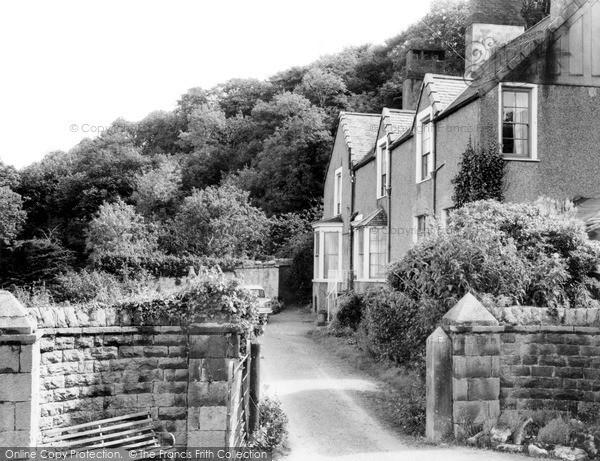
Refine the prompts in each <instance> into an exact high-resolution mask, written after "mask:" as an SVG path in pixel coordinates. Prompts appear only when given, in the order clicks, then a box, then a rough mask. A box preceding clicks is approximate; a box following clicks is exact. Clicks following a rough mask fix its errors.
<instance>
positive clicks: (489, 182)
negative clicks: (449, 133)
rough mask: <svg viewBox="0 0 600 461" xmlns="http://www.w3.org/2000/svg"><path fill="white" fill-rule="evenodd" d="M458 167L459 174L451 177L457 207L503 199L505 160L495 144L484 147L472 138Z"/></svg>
mask: <svg viewBox="0 0 600 461" xmlns="http://www.w3.org/2000/svg"><path fill="white" fill-rule="evenodd" d="M459 167H460V170H459V172H458V174H457V175H456V177H455V178H454V179H453V180H452V184H454V195H453V196H452V200H453V201H454V203H455V204H456V206H457V207H462V206H463V205H465V204H467V203H469V202H476V201H478V200H490V199H491V200H497V201H499V202H501V201H502V200H504V171H505V169H506V161H505V160H504V157H503V155H502V152H500V149H499V147H498V146H497V145H496V144H491V145H489V146H488V147H487V149H482V148H476V147H474V146H473V144H472V142H471V140H469V144H468V145H467V150H466V151H465V152H464V153H463V155H462V159H461V161H460V164H459Z"/></svg>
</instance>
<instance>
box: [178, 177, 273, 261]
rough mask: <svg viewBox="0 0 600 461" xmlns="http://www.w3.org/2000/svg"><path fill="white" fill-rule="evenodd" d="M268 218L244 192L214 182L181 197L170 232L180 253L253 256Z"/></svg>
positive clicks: (262, 236) (256, 251)
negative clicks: (215, 184) (210, 185)
mask: <svg viewBox="0 0 600 461" xmlns="http://www.w3.org/2000/svg"><path fill="white" fill-rule="evenodd" d="M267 222H268V221H267V218H266V216H265V214H264V213H263V212H262V211H260V210H259V209H258V208H255V207H253V206H252V205H250V203H249V200H248V193H247V192H244V191H242V190H240V189H238V188H237V187H235V186H232V185H223V186H221V187H214V186H213V187H208V188H206V189H204V190H195V191H194V193H193V194H192V195H190V196H189V197H186V198H185V199H184V201H183V204H182V206H181V209H180V211H179V213H178V214H177V216H176V217H175V220H174V222H173V228H172V234H173V237H174V241H175V247H176V248H177V249H178V250H179V252H180V253H191V254H194V255H199V256H218V257H252V256H255V255H257V254H259V253H260V251H261V249H262V246H263V245H264V239H265V234H266V230H267Z"/></svg>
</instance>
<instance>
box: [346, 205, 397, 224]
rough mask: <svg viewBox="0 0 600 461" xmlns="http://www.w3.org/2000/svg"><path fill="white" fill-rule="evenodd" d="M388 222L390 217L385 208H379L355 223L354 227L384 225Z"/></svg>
mask: <svg viewBox="0 0 600 461" xmlns="http://www.w3.org/2000/svg"><path fill="white" fill-rule="evenodd" d="M387 224H388V218H387V214H386V212H385V210H384V209H383V208H377V209H376V210H375V211H373V212H372V213H370V214H369V215H367V217H366V218H363V219H362V220H360V221H359V222H357V223H353V224H352V226H354V227H366V226H370V227H384V226H387Z"/></svg>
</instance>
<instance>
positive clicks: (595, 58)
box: [506, 1, 600, 86]
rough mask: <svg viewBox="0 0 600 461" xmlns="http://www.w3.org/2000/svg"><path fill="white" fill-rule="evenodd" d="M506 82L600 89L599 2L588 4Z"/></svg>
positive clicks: (588, 2)
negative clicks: (595, 87) (597, 87)
mask: <svg viewBox="0 0 600 461" xmlns="http://www.w3.org/2000/svg"><path fill="white" fill-rule="evenodd" d="M550 28H551V26H550ZM506 80H509V81H529V82H532V83H542V84H557V85H578V86H600V2H598V1H587V2H585V3H584V4H583V5H582V6H581V7H580V8H579V9H577V10H576V11H575V12H574V13H573V14H572V15H571V16H570V17H568V18H567V19H566V20H565V21H564V23H563V24H562V25H560V26H559V27H558V28H557V29H556V30H555V31H554V32H553V33H552V35H551V36H550V37H549V38H548V39H547V40H546V41H545V42H544V43H543V44H542V46H540V47H539V48H537V49H536V50H535V52H534V53H533V54H532V55H531V56H529V57H528V58H527V59H526V60H524V61H523V62H522V63H521V64H520V65H519V66H517V67H516V68H515V69H514V70H513V71H512V72H511V73H510V74H509V75H508V76H507V77H506Z"/></svg>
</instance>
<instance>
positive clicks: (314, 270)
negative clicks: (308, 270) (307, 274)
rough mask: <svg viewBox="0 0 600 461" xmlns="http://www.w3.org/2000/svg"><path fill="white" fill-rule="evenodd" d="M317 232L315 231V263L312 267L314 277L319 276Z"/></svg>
mask: <svg viewBox="0 0 600 461" xmlns="http://www.w3.org/2000/svg"><path fill="white" fill-rule="evenodd" d="M319 244H320V242H319V233H318V232H315V265H314V268H313V274H314V276H315V278H316V279H318V278H320V274H319Z"/></svg>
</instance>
